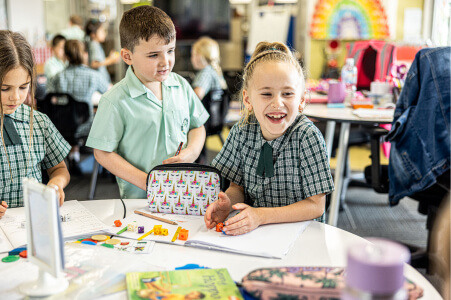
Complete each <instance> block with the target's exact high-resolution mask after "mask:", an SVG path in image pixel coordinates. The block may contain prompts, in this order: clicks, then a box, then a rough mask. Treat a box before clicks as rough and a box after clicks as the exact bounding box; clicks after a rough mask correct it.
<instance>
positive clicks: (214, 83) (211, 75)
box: [191, 66, 225, 95]
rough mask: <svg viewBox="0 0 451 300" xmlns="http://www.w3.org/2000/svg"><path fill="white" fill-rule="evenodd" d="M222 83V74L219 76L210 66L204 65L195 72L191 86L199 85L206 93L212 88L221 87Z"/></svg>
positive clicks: (219, 88)
mask: <svg viewBox="0 0 451 300" xmlns="http://www.w3.org/2000/svg"><path fill="white" fill-rule="evenodd" d="M223 83H224V84H225V82H224V78H223V77H222V76H221V77H220V76H219V75H218V73H217V72H216V71H215V70H214V69H213V67H212V66H206V67H205V68H203V69H202V70H200V71H199V72H198V73H197V74H196V77H195V78H194V80H193V83H192V84H191V86H192V87H193V89H194V88H197V87H201V88H202V89H203V90H204V93H205V95H206V94H208V92H210V91H212V90H213V91H214V90H221V89H223V87H222V84H223Z"/></svg>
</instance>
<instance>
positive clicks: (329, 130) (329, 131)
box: [326, 121, 336, 159]
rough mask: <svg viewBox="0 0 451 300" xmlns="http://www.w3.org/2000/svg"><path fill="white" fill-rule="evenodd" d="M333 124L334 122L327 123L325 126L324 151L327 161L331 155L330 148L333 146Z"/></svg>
mask: <svg viewBox="0 0 451 300" xmlns="http://www.w3.org/2000/svg"><path fill="white" fill-rule="evenodd" d="M335 124H336V122H335V121H327V125H326V150H327V155H328V156H329V159H330V156H331V155H332V146H333V144H334V134H335Z"/></svg>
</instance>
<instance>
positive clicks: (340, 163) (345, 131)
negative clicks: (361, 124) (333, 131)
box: [327, 122, 351, 226]
mask: <svg viewBox="0 0 451 300" xmlns="http://www.w3.org/2000/svg"><path fill="white" fill-rule="evenodd" d="M350 128H351V123H345V122H343V123H341V129H340V138H339V141H338V150H337V166H336V168H335V178H334V180H335V190H334V192H333V193H332V199H331V201H330V206H329V220H328V222H327V224H329V225H332V226H337V220H338V210H339V208H340V196H341V191H342V189H343V177H344V169H345V163H346V152H347V148H348V143H349V130H350Z"/></svg>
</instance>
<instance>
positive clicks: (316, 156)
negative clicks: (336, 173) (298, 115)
mask: <svg viewBox="0 0 451 300" xmlns="http://www.w3.org/2000/svg"><path fill="white" fill-rule="evenodd" d="M300 157H301V176H302V182H303V184H302V187H303V190H304V191H303V192H304V196H305V198H308V197H311V196H314V195H318V194H322V193H325V194H329V193H330V192H332V191H333V190H334V183H333V181H332V175H331V173H330V165H329V159H328V157H327V151H326V143H325V142H324V139H323V136H322V135H321V132H320V131H319V130H318V129H317V128H316V127H313V126H312V127H310V130H308V131H307V132H306V134H305V136H304V137H303V138H302V143H301V146H300Z"/></svg>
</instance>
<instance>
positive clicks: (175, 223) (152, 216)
mask: <svg viewBox="0 0 451 300" xmlns="http://www.w3.org/2000/svg"><path fill="white" fill-rule="evenodd" d="M135 214H138V215H142V216H145V217H148V218H151V219H154V220H158V221H161V222H165V223H168V224H172V225H179V224H178V223H177V222H174V221H171V220H168V219H164V218H160V217H157V216H154V215H151V214H146V213H145V212H142V211H139V210H135Z"/></svg>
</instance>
